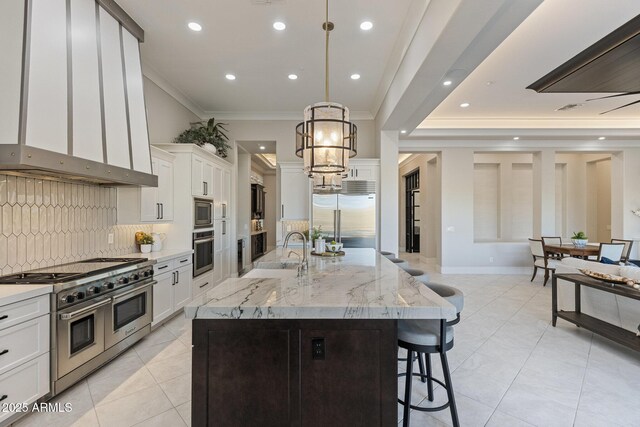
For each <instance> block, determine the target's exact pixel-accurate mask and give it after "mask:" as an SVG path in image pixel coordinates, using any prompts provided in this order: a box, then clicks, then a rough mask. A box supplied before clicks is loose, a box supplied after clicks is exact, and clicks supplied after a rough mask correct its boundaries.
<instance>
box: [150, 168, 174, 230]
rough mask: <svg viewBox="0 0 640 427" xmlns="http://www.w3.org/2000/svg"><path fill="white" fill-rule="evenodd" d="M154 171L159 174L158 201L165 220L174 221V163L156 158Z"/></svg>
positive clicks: (162, 217)
mask: <svg viewBox="0 0 640 427" xmlns="http://www.w3.org/2000/svg"><path fill="white" fill-rule="evenodd" d="M153 173H155V174H156V175H158V203H160V214H161V218H160V219H162V220H164V221H173V164H172V163H170V162H167V161H165V160H161V159H155V166H154V169H153Z"/></svg>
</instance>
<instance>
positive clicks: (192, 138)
mask: <svg viewBox="0 0 640 427" xmlns="http://www.w3.org/2000/svg"><path fill="white" fill-rule="evenodd" d="M225 126H227V123H220V122H217V123H216V121H215V118H213V117H212V118H210V119H209V120H207V121H202V122H195V123H191V127H190V128H189V129H187V130H185V131H184V132H182V133H181V134H180V135H178V136H177V137H176V139H174V140H173V142H174V143H175V144H196V145H197V146H199V147H203V146H204V145H205V144H211V145H213V146H214V147H216V150H217V153H218V155H219V156H220V157H223V158H225V157H227V151H228V150H229V149H230V148H231V146H230V145H229V144H227V141H229V138H228V137H227V135H226V133H225V132H228V130H227V129H226V128H225Z"/></svg>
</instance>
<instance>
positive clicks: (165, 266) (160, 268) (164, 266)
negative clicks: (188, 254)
mask: <svg viewBox="0 0 640 427" xmlns="http://www.w3.org/2000/svg"><path fill="white" fill-rule="evenodd" d="M167 267H169V266H168V265H163V266H162V267H158V270H164V269H165V268H167Z"/></svg>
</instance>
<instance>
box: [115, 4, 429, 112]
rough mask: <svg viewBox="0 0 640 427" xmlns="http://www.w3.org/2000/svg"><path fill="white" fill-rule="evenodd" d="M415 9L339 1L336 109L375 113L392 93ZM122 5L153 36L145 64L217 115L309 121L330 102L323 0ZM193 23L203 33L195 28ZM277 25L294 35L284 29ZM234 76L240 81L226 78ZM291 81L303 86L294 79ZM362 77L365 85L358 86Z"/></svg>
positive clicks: (333, 57)
mask: <svg viewBox="0 0 640 427" xmlns="http://www.w3.org/2000/svg"><path fill="white" fill-rule="evenodd" d="M412 1H413V2H415V1H416V0H393V1H390V0H348V1H345V0H340V1H338V0H333V1H331V2H330V5H329V8H330V9H329V18H330V21H332V22H334V23H335V30H334V31H332V33H331V38H330V77H331V82H330V90H331V94H332V95H331V100H332V101H335V102H340V103H343V104H345V105H347V106H348V107H349V108H350V109H351V110H352V111H353V112H363V113H365V114H364V115H365V116H367V115H368V116H369V117H370V116H371V115H372V110H373V109H375V107H374V103H375V98H376V94H377V93H378V92H379V91H386V88H384V87H382V86H383V85H381V81H383V76H384V74H385V67H386V65H387V62H388V60H389V58H390V57H391V56H392V50H393V48H394V44H395V42H396V39H397V38H398V37H399V34H400V32H401V30H402V26H403V23H404V22H405V18H406V17H407V15H408V11H409V10H410V9H409V8H410V4H411V3H412ZM421 1H422V2H423V3H424V2H428V0H421ZM118 3H119V4H120V5H121V6H122V8H123V9H125V11H126V12H127V13H129V14H130V15H131V16H132V17H133V18H134V19H135V20H136V22H137V23H138V24H139V25H140V26H141V27H142V28H144V30H145V42H144V44H143V45H142V58H143V61H144V62H145V65H146V66H149V67H150V68H152V69H153V71H154V72H155V73H157V74H159V75H160V76H162V78H164V79H165V80H166V81H168V82H170V84H171V85H172V86H174V87H175V89H177V90H178V91H180V92H181V93H182V94H183V95H184V96H186V97H187V98H188V99H189V100H190V101H191V102H193V103H195V104H196V105H197V106H198V107H199V108H200V109H201V110H203V111H205V112H207V113H215V112H220V111H224V112H239V113H250V112H266V111H268V112H271V113H273V112H298V113H300V112H301V111H302V109H303V108H304V107H305V106H307V105H309V104H311V103H315V102H318V101H322V100H324V33H323V31H322V28H321V26H322V23H323V22H324V1H323V0H304V1H301V0H271V1H266V0H181V1H163V2H160V1H158V0H118ZM260 3H265V4H260ZM365 20H368V21H371V22H372V23H373V29H372V30H370V31H363V30H361V29H360V23H361V22H362V21H365ZM191 21H195V22H198V23H200V24H201V25H202V28H203V29H202V31H201V32H193V31H191V30H189V29H188V28H187V23H189V22H191ZM275 21H282V22H284V23H285V24H286V25H287V28H286V29H285V30H284V31H276V30H274V29H273V27H272V25H273V23H274V22H275ZM227 73H232V74H234V75H236V77H237V78H236V80H234V81H229V80H226V79H225V74H227ZM291 73H295V74H297V75H298V76H299V78H298V79H297V80H289V79H288V77H287V76H288V75H289V74H291ZM354 73H358V74H360V75H361V78H360V79H359V80H352V79H351V78H350V76H351V75H352V74H354ZM300 114H301V113H300Z"/></svg>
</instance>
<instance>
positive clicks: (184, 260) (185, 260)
mask: <svg viewBox="0 0 640 427" xmlns="http://www.w3.org/2000/svg"><path fill="white" fill-rule="evenodd" d="M187 261H189V258H186V259H183V260H182V261H180V263H183V262H187Z"/></svg>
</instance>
